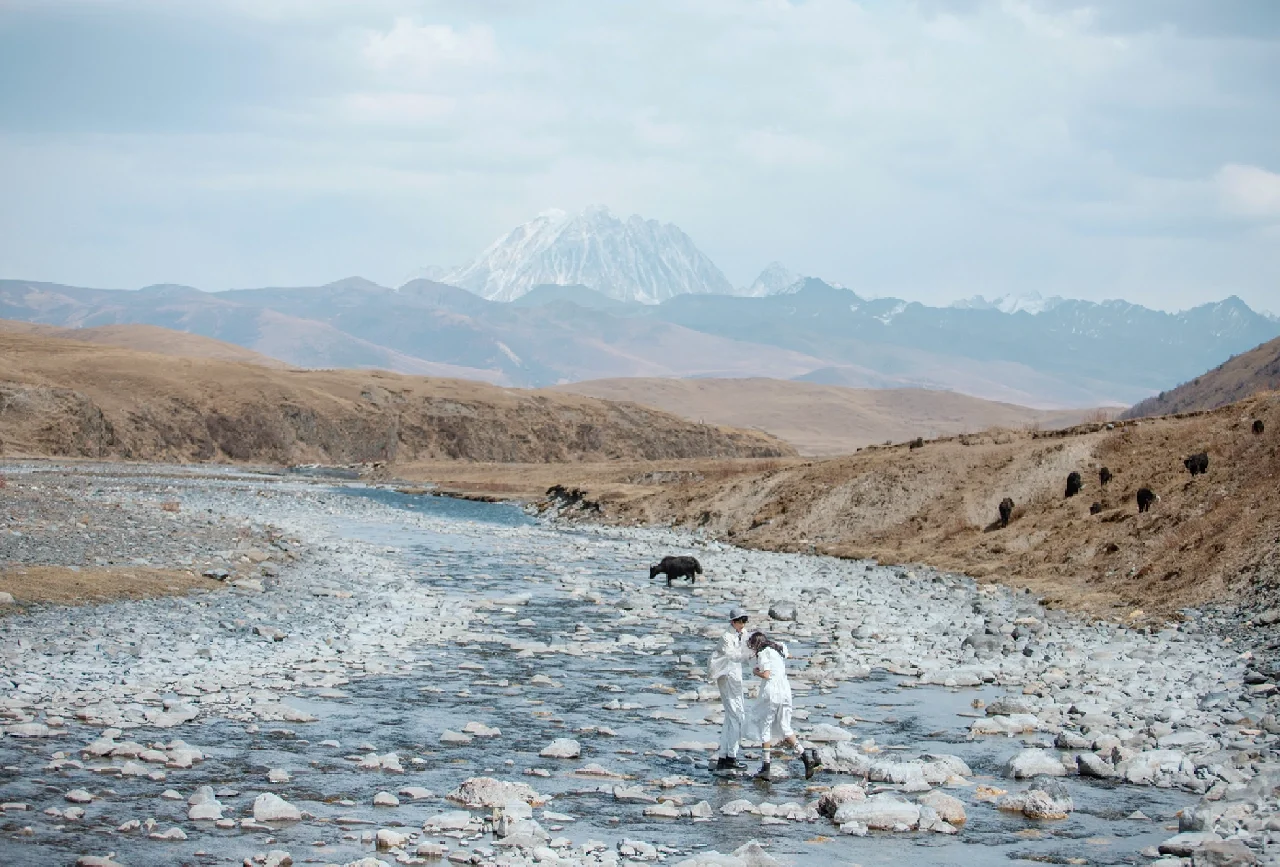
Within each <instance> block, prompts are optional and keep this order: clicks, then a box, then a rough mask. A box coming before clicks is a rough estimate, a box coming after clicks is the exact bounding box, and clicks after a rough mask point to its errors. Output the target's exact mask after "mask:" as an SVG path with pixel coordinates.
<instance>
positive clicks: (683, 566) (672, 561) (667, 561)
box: [649, 557, 702, 587]
mask: <svg viewBox="0 0 1280 867" xmlns="http://www.w3.org/2000/svg"><path fill="white" fill-rule="evenodd" d="M701 574H702V564H701V563H699V562H698V558H697V557H663V558H662V562H660V563H659V564H658V565H657V566H650V567H649V580H650V581H652V580H653V579H654V578H657V577H658V576H659V575H666V576H667V586H668V587H670V586H671V582H672V581H674V580H675V579H677V578H688V579H689V583H690V584H692V583H693V582H694V581H697V580H698V576H699V575H701Z"/></svg>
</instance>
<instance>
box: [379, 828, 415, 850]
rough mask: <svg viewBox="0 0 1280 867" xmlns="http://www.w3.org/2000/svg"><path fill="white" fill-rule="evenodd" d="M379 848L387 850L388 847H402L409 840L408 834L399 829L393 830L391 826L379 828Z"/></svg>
mask: <svg viewBox="0 0 1280 867" xmlns="http://www.w3.org/2000/svg"><path fill="white" fill-rule="evenodd" d="M376 839H377V845H378V848H379V849H381V850H383V851H385V850H387V849H400V848H402V847H403V846H404V845H405V844H406V843H408V842H409V835H408V834H401V833H400V832H399V831H392V830H391V829H390V828H379V829H378V836H377V838H376Z"/></svg>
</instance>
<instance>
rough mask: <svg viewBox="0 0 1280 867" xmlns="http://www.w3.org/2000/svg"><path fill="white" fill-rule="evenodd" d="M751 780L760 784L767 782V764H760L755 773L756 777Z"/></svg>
mask: <svg viewBox="0 0 1280 867" xmlns="http://www.w3.org/2000/svg"><path fill="white" fill-rule="evenodd" d="M752 779H754V780H756V781H758V782H761V783H767V782H769V763H768V762H765V763H764V764H762V765H761V766H760V770H758V771H756V775H755V776H754V777H753V778H752Z"/></svg>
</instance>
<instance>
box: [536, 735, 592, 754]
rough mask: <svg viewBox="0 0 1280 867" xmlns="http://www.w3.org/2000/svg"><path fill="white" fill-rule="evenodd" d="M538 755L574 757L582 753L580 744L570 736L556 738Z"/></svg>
mask: <svg viewBox="0 0 1280 867" xmlns="http://www.w3.org/2000/svg"><path fill="white" fill-rule="evenodd" d="M538 755H539V756H541V757H542V758H544V759H576V758H578V756H580V755H582V746H581V745H580V744H579V743H578V742H577V741H575V740H573V739H572V738H556V739H555V740H554V741H552V742H551V743H549V744H547V745H546V746H545V747H543V748H542V752H540V753H538Z"/></svg>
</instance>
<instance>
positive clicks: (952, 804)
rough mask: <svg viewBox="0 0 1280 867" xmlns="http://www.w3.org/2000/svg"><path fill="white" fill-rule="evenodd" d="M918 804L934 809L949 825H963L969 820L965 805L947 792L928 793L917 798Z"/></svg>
mask: <svg viewBox="0 0 1280 867" xmlns="http://www.w3.org/2000/svg"><path fill="white" fill-rule="evenodd" d="M916 803H917V804H919V805H920V806H922V807H931V808H933V811H934V812H935V813H937V814H938V818H939V819H941V820H942V821H944V822H946V823H947V824H948V825H963V824H964V823H965V822H966V821H968V819H969V816H968V814H967V813H965V811H964V803H963V802H962V801H961V800H960V799H959V798H953V797H951V796H950V795H948V794H947V793H946V792H937V791H935V792H928V793H926V794H924V795H921V796H920V797H919V798H917V799H916Z"/></svg>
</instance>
